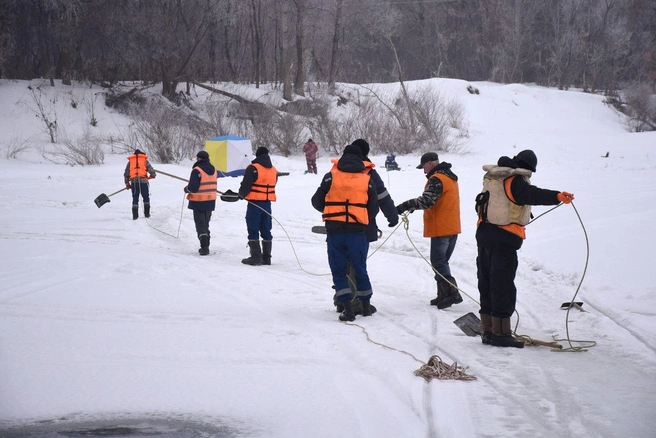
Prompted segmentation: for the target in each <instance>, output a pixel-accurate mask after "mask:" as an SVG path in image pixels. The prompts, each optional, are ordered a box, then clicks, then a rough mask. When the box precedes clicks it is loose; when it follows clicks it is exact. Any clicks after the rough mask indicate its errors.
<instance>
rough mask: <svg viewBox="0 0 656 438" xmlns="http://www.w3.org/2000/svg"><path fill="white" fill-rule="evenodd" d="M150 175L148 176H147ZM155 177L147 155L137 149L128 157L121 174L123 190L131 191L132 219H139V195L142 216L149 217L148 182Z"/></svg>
mask: <svg viewBox="0 0 656 438" xmlns="http://www.w3.org/2000/svg"><path fill="white" fill-rule="evenodd" d="M149 174H150V176H148V175H149ZM155 176H157V174H156V173H155V169H153V166H151V165H150V162H149V161H148V155H146V154H144V153H143V152H141V151H140V150H139V149H136V150H135V151H134V154H133V155H130V156H129V157H128V164H127V166H125V172H123V179H124V180H125V188H126V189H132V219H138V218H139V195H141V197H142V198H143V203H144V216H146V217H147V218H148V217H150V191H149V189H148V180H149V179H153V178H155Z"/></svg>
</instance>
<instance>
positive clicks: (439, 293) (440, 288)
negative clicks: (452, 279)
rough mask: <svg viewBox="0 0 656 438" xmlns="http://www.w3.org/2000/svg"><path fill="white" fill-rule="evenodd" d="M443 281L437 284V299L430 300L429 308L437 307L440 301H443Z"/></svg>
mask: <svg viewBox="0 0 656 438" xmlns="http://www.w3.org/2000/svg"><path fill="white" fill-rule="evenodd" d="M443 284H444V281H442V279H440V281H438V282H437V298H433V299H432V300H430V304H431V306H437V305H438V304H439V303H440V301H442V300H443V299H444V286H443Z"/></svg>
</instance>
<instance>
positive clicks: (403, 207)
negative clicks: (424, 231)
mask: <svg viewBox="0 0 656 438" xmlns="http://www.w3.org/2000/svg"><path fill="white" fill-rule="evenodd" d="M406 211H409V212H410V213H412V212H413V211H415V209H414V208H410V201H405V202H402V203H400V204H399V205H397V206H396V212H397V213H398V214H403V213H405V212H406Z"/></svg>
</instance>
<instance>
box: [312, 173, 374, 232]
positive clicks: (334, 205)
mask: <svg viewBox="0 0 656 438" xmlns="http://www.w3.org/2000/svg"><path fill="white" fill-rule="evenodd" d="M370 170H371V167H370V166H367V163H365V170H364V171H363V172H361V173H349V172H343V171H341V170H339V169H337V164H336V162H335V165H334V166H333V168H332V169H331V170H330V173H331V174H332V182H331V184H330V190H328V193H327V194H326V205H325V207H324V209H323V215H322V217H323V220H324V221H335V222H347V223H359V224H363V225H368V224H369V212H368V211H367V200H368V190H369V179H370V177H369V171H370Z"/></svg>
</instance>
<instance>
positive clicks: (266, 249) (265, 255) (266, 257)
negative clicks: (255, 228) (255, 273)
mask: <svg viewBox="0 0 656 438" xmlns="http://www.w3.org/2000/svg"><path fill="white" fill-rule="evenodd" d="M272 243H273V242H271V241H270V240H263V241H262V264H263V265H270V264H271V244H272Z"/></svg>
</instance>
